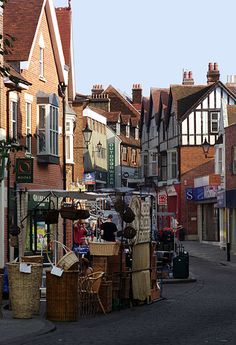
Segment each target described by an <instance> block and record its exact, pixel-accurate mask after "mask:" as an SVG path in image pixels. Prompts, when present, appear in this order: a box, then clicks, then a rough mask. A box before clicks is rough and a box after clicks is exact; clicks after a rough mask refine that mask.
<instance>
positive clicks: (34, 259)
mask: <svg viewBox="0 0 236 345" xmlns="http://www.w3.org/2000/svg"><path fill="white" fill-rule="evenodd" d="M20 261H21V262H28V263H36V264H42V263H43V256H42V255H32V256H22V257H21V258H20Z"/></svg>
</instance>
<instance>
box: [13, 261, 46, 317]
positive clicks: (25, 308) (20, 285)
mask: <svg viewBox="0 0 236 345" xmlns="http://www.w3.org/2000/svg"><path fill="white" fill-rule="evenodd" d="M7 270H8V279H9V293H10V300H11V306H12V313H13V317H14V318H19V319H29V318H31V317H32V315H33V314H35V313H39V308H40V293H39V288H40V285H41V282H42V273H43V265H42V264H37V263H31V273H23V272H20V263H18V262H14V263H13V262H12V263H7Z"/></svg>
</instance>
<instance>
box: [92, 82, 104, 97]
mask: <svg viewBox="0 0 236 345" xmlns="http://www.w3.org/2000/svg"><path fill="white" fill-rule="evenodd" d="M103 91H104V88H103V86H102V85H101V84H95V85H93V87H92V90H91V92H92V96H93V95H100V94H101V93H102V92H103Z"/></svg>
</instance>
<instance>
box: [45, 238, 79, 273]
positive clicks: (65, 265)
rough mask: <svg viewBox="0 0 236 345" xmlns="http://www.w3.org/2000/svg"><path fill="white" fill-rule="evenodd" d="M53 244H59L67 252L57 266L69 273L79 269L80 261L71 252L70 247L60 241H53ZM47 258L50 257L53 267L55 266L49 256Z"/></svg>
mask: <svg viewBox="0 0 236 345" xmlns="http://www.w3.org/2000/svg"><path fill="white" fill-rule="evenodd" d="M52 242H54V243H58V244H59V245H60V246H61V247H62V248H63V249H64V250H65V252H66V254H65V255H64V256H63V257H62V258H61V259H60V260H59V261H58V262H57V263H56V266H57V267H60V268H62V269H63V270H64V271H69V270H71V269H73V270H76V269H78V265H79V259H78V257H77V256H76V254H75V253H74V252H73V251H72V250H70V249H69V248H68V247H66V246H65V245H64V244H63V243H61V242H59V241H52ZM47 254H48V253H47ZM47 256H48V261H49V262H50V263H51V265H53V264H52V261H51V259H50V257H49V255H47ZM76 266H77V267H76Z"/></svg>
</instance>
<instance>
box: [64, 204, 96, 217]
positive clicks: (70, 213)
mask: <svg viewBox="0 0 236 345" xmlns="http://www.w3.org/2000/svg"><path fill="white" fill-rule="evenodd" d="M78 205H79V207H80V208H78ZM60 214H61V217H62V218H66V219H70V220H77V219H88V218H89V217H90V213H89V211H88V210H85V209H83V208H82V207H81V204H80V202H77V203H76V204H75V203H71V204H67V203H63V204H62V206H61V209H60Z"/></svg>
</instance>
